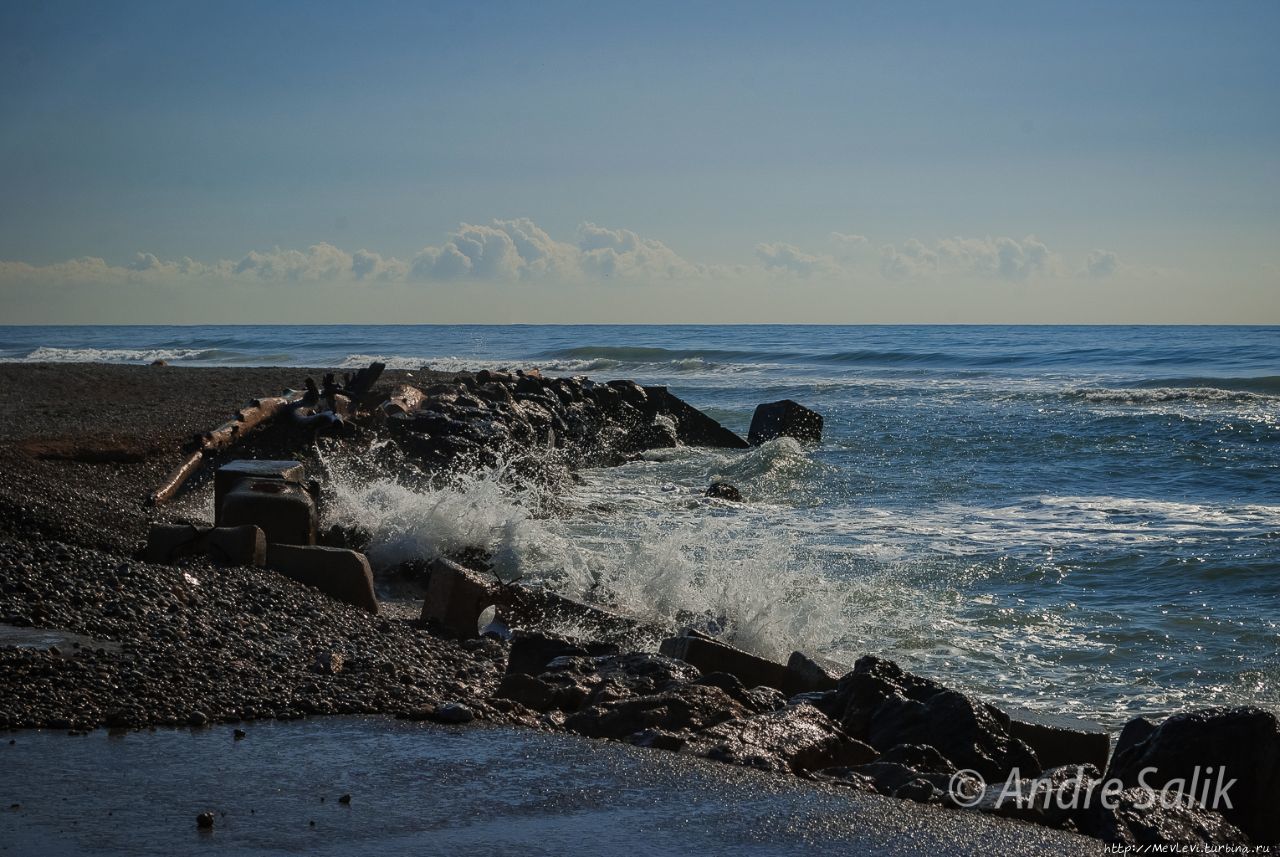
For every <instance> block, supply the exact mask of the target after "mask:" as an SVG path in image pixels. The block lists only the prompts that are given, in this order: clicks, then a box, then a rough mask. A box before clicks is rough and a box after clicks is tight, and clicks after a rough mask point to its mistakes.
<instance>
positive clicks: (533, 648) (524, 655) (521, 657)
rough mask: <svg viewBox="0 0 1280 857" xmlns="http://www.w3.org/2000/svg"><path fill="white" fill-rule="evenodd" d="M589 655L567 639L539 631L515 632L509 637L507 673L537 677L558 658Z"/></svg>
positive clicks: (581, 647) (574, 641)
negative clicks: (509, 647) (509, 649)
mask: <svg viewBox="0 0 1280 857" xmlns="http://www.w3.org/2000/svg"><path fill="white" fill-rule="evenodd" d="M590 654H592V653H591V652H589V651H587V648H586V646H583V645H580V644H579V643H578V642H577V641H576V640H571V639H570V638H568V637H562V636H559V635H557V634H546V633H542V632H540V631H516V632H515V633H514V634H512V637H511V652H510V654H509V655H508V658H507V672H508V673H526V674H528V675H538V674H539V673H541V672H542V671H543V670H544V669H545V668H546V666H547V664H549V663H551V661H553V660H555V659H556V658H558V657H565V656H587V655H590Z"/></svg>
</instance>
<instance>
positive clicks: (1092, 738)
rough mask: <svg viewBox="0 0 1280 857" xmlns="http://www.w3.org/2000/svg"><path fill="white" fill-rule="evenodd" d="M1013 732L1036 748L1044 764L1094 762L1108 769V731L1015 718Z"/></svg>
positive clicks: (1011, 726)
mask: <svg viewBox="0 0 1280 857" xmlns="http://www.w3.org/2000/svg"><path fill="white" fill-rule="evenodd" d="M1009 733H1010V734H1011V735H1013V737H1014V738H1018V739H1021V740H1022V742H1023V743H1025V744H1026V745H1027V746H1028V747H1030V748H1031V749H1032V750H1034V751H1035V754H1036V758H1038V759H1039V760H1040V765H1041V767H1044V768H1056V767H1058V766H1059V765H1083V764H1087V763H1093V764H1094V765H1097V766H1098V770H1099V771H1105V770H1106V769H1107V757H1108V756H1109V755H1110V754H1111V736H1110V735H1109V734H1108V733H1106V732H1102V731H1094V730H1085V729H1074V728H1068V727H1065V726H1057V725H1050V724H1047V723H1031V722H1028V721H1025V720H1012V719H1011V720H1010V721H1009Z"/></svg>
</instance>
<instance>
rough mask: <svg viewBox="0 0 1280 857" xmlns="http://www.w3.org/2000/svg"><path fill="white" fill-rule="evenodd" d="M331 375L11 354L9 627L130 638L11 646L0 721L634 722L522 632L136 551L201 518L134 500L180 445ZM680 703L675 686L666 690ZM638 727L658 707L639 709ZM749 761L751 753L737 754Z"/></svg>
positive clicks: (0, 538) (5, 503) (733, 694)
mask: <svg viewBox="0 0 1280 857" xmlns="http://www.w3.org/2000/svg"><path fill="white" fill-rule="evenodd" d="M323 371H325V370H306V369H297V368H292V367H271V368H252V369H250V368H244V369H241V368H228V367H172V366H120V365H112V364H61V363H60V364H17V363H9V364H3V365H0V391H2V392H0V405H3V406H4V407H5V410H6V413H9V414H12V415H13V417H12V418H11V419H9V420H6V421H5V423H4V425H3V427H2V428H0V467H2V468H3V471H2V472H4V473H5V474H6V477H7V478H6V479H5V480H4V481H3V483H2V484H0V562H3V563H4V565H5V566H7V567H9V568H10V569H12V570H13V571H11V572H10V573H8V574H7V575H6V578H5V579H4V580H3V581H0V582H2V583H3V584H4V586H3V590H2V591H0V624H6V625H27V626H35V627H39V628H49V629H57V630H64V631H70V632H73V633H76V634H83V635H86V636H88V637H92V638H98V639H102V640H109V641H112V642H118V643H119V644H120V651H119V652H114V651H108V650H107V649H106V648H103V647H99V648H95V649H93V650H87V649H88V647H87V646H83V645H79V646H76V647H75V648H73V649H72V651H70V652H64V651H61V650H60V649H59V648H58V647H57V646H54V647H50V648H45V649H37V648H32V647H25V646H19V647H13V646H9V647H0V675H3V678H4V680H5V682H6V684H7V685H8V687H7V688H6V690H8V691H9V692H8V693H7V694H6V696H7V697H8V700H9V704H8V705H7V706H6V707H5V708H4V710H3V711H0V727H9V728H15V727H19V728H30V727H40V726H43V727H46V728H58V729H67V730H70V731H73V732H83V731H86V730H89V729H94V728H97V727H99V726H103V725H106V726H108V727H116V728H138V727H142V726H147V725H152V726H154V725H166V726H182V725H189V726H193V727H197V728H204V727H206V726H209V725H211V724H216V723H233V722H239V721H242V720H250V721H252V720H259V719H263V718H274V719H280V720H291V719H297V718H299V717H306V716H310V715H317V714H389V715H395V716H399V717H401V718H404V719H411V720H425V719H446V717H447V718H448V719H451V720H453V719H455V714H456V715H457V717H456V719H457V720H461V719H466V720H470V719H472V718H477V719H480V720H484V721H488V722H490V723H493V724H499V725H502V724H507V725H519V726H528V727H533V728H536V729H541V730H553V731H561V730H563V729H564V728H565V726H566V723H568V725H569V728H570V729H571V730H572V731H578V732H580V733H582V734H588V735H590V734H592V732H593V731H595V732H596V733H598V735H599V736H600V737H605V736H608V737H618V738H622V737H625V734H629V733H625V730H624V733H625V734H624V733H619V732H618V731H617V727H616V726H612V725H611V726H605V725H602V724H604V723H605V721H606V720H607V719H608V718H609V717H611V716H613V715H614V714H616V713H617V712H618V711H620V710H621V709H619V708H617V707H614V708H609V703H608V702H605V703H604V707H603V708H601V710H600V711H598V712H596V714H594V715H590V716H587V715H584V714H583V712H579V713H578V714H572V713H571V712H572V711H573V709H568V711H569V712H570V716H569V717H568V718H566V717H565V716H564V715H563V714H559V713H558V712H557V711H556V707H555V706H553V707H552V708H551V709H550V710H549V711H548V710H547V709H546V708H542V707H541V703H540V702H537V701H535V700H537V699H540V698H541V696H542V695H544V694H545V693H546V692H547V691H546V688H547V687H555V686H556V682H561V681H563V680H567V681H568V682H569V686H570V687H572V688H584V687H590V686H591V685H590V684H589V682H590V681H598V679H593V678H591V676H589V675H585V674H582V675H576V676H573V677H572V678H569V679H565V677H564V676H561V675H553V676H551V677H550V678H549V677H548V674H547V673H545V672H542V671H541V669H536V670H533V671H532V672H530V673H529V674H528V676H527V677H520V676H517V679H518V681H514V682H513V680H512V676H511V669H510V667H509V665H507V657H508V651H509V649H510V648H511V644H504V643H502V642H499V641H496V640H492V639H487V638H475V637H471V638H466V637H463V638H460V639H449V638H448V637H447V636H440V635H438V634H435V633H432V632H430V631H429V630H426V629H424V628H422V627H421V624H420V623H419V622H418V620H417V616H416V611H415V610H414V609H413V605H412V604H400V605H396V604H390V605H388V609H387V610H385V611H384V612H383V615H381V616H378V617H371V616H369V615H368V614H365V613H363V612H361V611H359V610H355V609H353V608H351V607H348V606H347V605H343V604H340V603H338V602H335V601H333V600H331V599H329V598H327V597H326V596H324V595H322V594H320V593H319V592H317V591H315V590H311V589H308V588H306V587H303V586H299V585H295V584H293V583H292V582H290V581H288V580H287V579H285V578H284V577H282V576H280V575H275V574H273V573H271V572H265V571H263V570H262V569H245V568H235V567H231V568H226V567H219V566H215V565H213V564H211V563H210V562H208V561H207V560H203V559H192V560H184V561H183V562H182V563H181V565H180V567H173V566H153V565H149V564H145V563H141V562H139V561H138V560H136V559H135V558H134V557H135V554H136V550H137V548H138V546H139V545H140V543H141V542H142V541H143V540H144V539H145V536H146V530H147V526H148V524H149V523H150V522H152V521H154V520H166V519H174V518H177V519H183V518H186V519H191V518H197V519H198V518H199V517H200V512H201V511H202V510H201V509H199V508H196V507H195V506H193V505H191V503H192V502H194V501H185V502H187V505H185V506H184V505H183V503H184V501H180V502H179V503H177V504H175V505H174V506H173V507H171V508H164V509H161V510H147V509H144V508H143V507H142V504H141V499H142V498H143V497H145V496H146V495H147V494H148V493H149V492H150V491H151V490H152V489H153V488H154V486H155V485H156V484H158V483H159V482H160V480H161V479H162V478H163V477H164V475H165V473H166V472H167V471H168V470H169V469H170V468H171V467H172V466H173V465H174V464H176V463H177V461H178V460H180V457H181V456H180V454H179V452H178V450H179V448H180V446H181V444H182V443H183V441H185V440H186V439H188V438H189V437H190V436H191V435H192V434H195V433H197V432H201V431H205V430H207V429H208V428H211V427H212V426H214V425H216V424H218V423H219V422H221V421H222V420H224V419H225V418H226V416H227V415H228V414H229V413H231V412H232V411H233V410H234V409H235V408H237V407H239V406H241V405H242V404H243V403H244V401H245V400H247V399H248V398H250V397H252V396H259V395H267V394H275V393H278V392H279V391H280V390H281V389H283V388H285V387H295V386H300V385H301V379H302V378H303V377H304V376H305V375H307V374H308V373H312V374H316V375H317V376H318V375H319V374H322V373H323ZM411 376H412V377H411ZM453 376H454V373H431V372H414V373H409V372H406V371H404V370H398V371H389V372H387V373H386V375H384V377H383V380H382V384H383V386H387V385H389V384H391V383H396V382H404V381H407V380H412V381H413V382H415V383H419V384H430V383H437V382H442V381H445V380H446V379H450V378H452V377H453ZM288 443H289V438H288V437H287V433H285V435H281V436H273V435H272V434H271V433H270V432H266V433H264V435H263V436H262V437H258V438H255V440H254V442H253V448H254V449H255V450H256V451H262V452H271V451H272V450H285V451H287V446H288ZM209 475H210V474H208V473H206V474H203V475H202V476H201V477H200V478H199V479H197V480H195V481H194V482H193V489H194V490H193V491H192V494H193V495H194V494H198V493H200V492H201V491H203V492H204V493H205V494H206V495H207V488H208V482H209ZM0 645H3V644H2V643H0ZM537 645H542V646H543V647H544V648H545V647H546V646H548V645H549V646H550V649H548V651H553V650H554V651H559V650H557V649H556V646H562V645H563V643H562V642H561V641H560V640H559V639H558V638H556V639H552V641H551V643H549V644H548V643H545V642H543V643H538V644H537ZM566 651H567V650H566ZM333 652H338V653H340V654H341V656H342V657H340V658H339V663H341V662H342V660H343V658H345V668H341V667H340V668H338V669H334V668H332V667H331V666H330V667H326V666H325V664H329V663H331V661H327V660H325V657H326V655H327V653H333ZM570 654H572V655H574V656H576V655H577V652H576V651H575V652H570ZM582 654H583V655H585V654H587V652H586V651H583V652H582ZM619 654H620V653H619ZM627 657H631V656H627ZM651 657H652V656H651ZM547 660H549V658H548V659H547ZM878 663H888V662H878ZM546 664H547V661H545V660H544V661H543V665H544V666H545V665H546ZM582 666H583V667H584V668H586V669H588V671H590V670H591V669H595V668H596V667H592V666H591V665H590V664H585V663H584V664H583V665H582ZM889 666H890V667H893V665H892V664H889ZM860 668H861V662H860ZM629 669H631V667H629V666H627V665H626V664H625V663H624V664H623V666H622V674H621V677H620V678H618V677H616V676H615V677H613V678H610V677H606V678H605V681H606V683H608V682H611V681H620V682H621V684H622V687H623V689H624V694H623V696H624V699H625V697H626V695H628V694H632V695H634V694H639V697H638V698H639V699H640V700H644V699H649V698H653V697H651V696H646V694H652V693H653V692H654V690H655V688H654V687H653V686H652V685H651V684H646V683H645V682H646V681H649V680H647V679H646V680H643V681H642V680H639V679H637V677H636V675H633V674H632V673H630V672H628V670H629ZM645 669H649V667H645ZM662 669H665V670H667V671H668V672H667V673H666V674H667V675H668V678H669V681H668V685H669V686H671V687H676V688H677V690H676V691H670V692H671V693H675V694H676V696H677V697H678V700H679V702H680V704H682V705H693V706H694V707H695V708H697V706H698V705H702V704H704V703H705V704H707V705H710V706H711V709H709V710H711V711H715V710H718V709H715V706H721V707H725V710H726V711H731V712H734V715H733V716H735V717H737V718H740V719H741V718H746V719H750V718H752V717H766V716H772V715H769V712H770V711H774V712H777V711H783V712H785V713H786V716H791V713H793V712H796V711H799V710H800V709H805V710H814V711H816V710H817V709H813V708H812V706H809V705H806V704H802V705H801V706H799V707H798V708H797V707H792V708H787V709H780V708H778V707H777V706H778V704H779V703H778V702H776V701H775V700H774V699H773V698H772V697H769V696H768V694H764V695H762V694H759V693H754V690H753V689H751V688H747V687H743V686H742V685H741V683H738V684H737V685H734V683H733V682H728V681H727V680H724V679H717V680H716V681H710V679H711V678H712V675H707V676H704V678H705V679H706V681H703V680H698V681H693V682H691V683H690V682H688V679H684V678H681V679H677V678H676V673H672V672H671V670H672V667H671V666H666V665H664V666H663V667H662ZM885 669H888V668H887V667H885V668H882V667H880V666H878V665H877V664H872V665H871V666H870V667H869V670H870V672H871V674H874V675H876V676H880V677H881V678H877V680H886V681H890V683H892V682H895V681H896V682H898V683H899V684H900V685H901V687H900V689H901V690H903V692H909V691H910V688H911V687H912V686H913V685H912V682H920V681H926V682H927V680H923V679H919V678H917V677H912V676H910V675H909V674H906V676H905V677H903V676H902V675H901V674H900V673H893V672H891V671H890V672H884V670H885ZM893 669H895V670H896V667H893ZM696 673H697V670H694V675H695V676H696ZM713 675H722V674H720V673H715V674H713ZM851 675H852V674H851ZM584 681H587V682H588V684H586V685H584V684H583V682H584ZM548 682H550V684H548ZM681 682H685V683H684V684H681ZM673 683H674V684H673ZM842 686H843V682H842ZM682 687H683V688H701V690H698V691H697V692H696V693H694V691H693V690H689V691H688V693H693V696H692V697H688V696H687V695H686V696H680V694H681V693H686V691H685V690H680V688H682ZM646 688H648V689H647V690H646ZM757 690H758V688H757ZM556 692H557V693H559V692H561V691H556ZM575 692H577V690H575ZM586 692H587V691H584V693H586ZM664 692H665V691H664ZM590 693H596V691H590ZM753 693H754V695H753ZM773 693H774V695H775V696H780V695H779V694H778V693H777V691H776V690H775V691H773ZM833 693H834V690H832V691H828V692H827V697H825V698H823V699H821V700H820V699H818V698H816V697H815V698H814V699H813V700H812V703H813V705H814V706H817V707H818V709H822V710H823V712H824V714H825V715H826V717H827V718H830V717H834V718H835V722H836V723H838V722H840V716H844V717H845V721H846V722H848V715H838V714H835V713H832V712H833V711H834V709H832V710H830V711H828V708H829V707H830V706H831V705H835V704H836V703H837V702H838V701H839V700H836V699H835V698H834V697H833V696H832V694H833ZM702 697H707V699H705V700H704V699H702ZM713 697H714V698H713ZM601 699H602V700H603V699H605V698H604V697H601ZM675 702H676V701H675V700H673V699H667V701H666V702H664V703H663V705H673V704H675ZM579 704H580V703H579ZM843 704H844V703H843V702H842V701H840V705H843ZM969 704H971V705H972V704H974V703H969ZM557 705H559V703H557ZM451 706H452V707H451ZM824 706H826V708H824ZM599 707H600V706H597V708H599ZM979 707H980V706H979ZM459 710H461V711H465V715H463V714H461V713H459ZM593 710H594V709H593ZM446 711H448V712H450V713H448V714H447V715H446ZM584 716H587V719H586V720H583V719H582V718H583V717H584ZM627 716H630V715H627ZM814 716H816V717H819V718H821V719H820V720H812V725H813V728H816V729H818V730H819V732H820V733H822V735H823V736H824V737H823V738H822V739H821V741H820V743H822V742H825V743H822V746H824V747H825V748H826V750H824V751H823V752H826V753H828V755H831V754H832V753H834V755H831V759H830V760H832V761H835V760H838V759H840V758H844V759H846V760H850V761H851V760H853V759H855V758H856V757H857V756H858V752H861V751H858V750H857V749H856V748H855V747H854V745H855V744H857V743H858V742H856V741H855V742H853V743H852V744H850V743H849V741H848V739H847V736H844V735H843V734H842V733H840V730H839V729H837V728H835V727H834V726H832V725H830V724H829V722H828V720H827V719H826V718H822V717H821V715H814ZM592 717H594V718H595V719H594V720H592V719H591V718H592ZM710 717H711V719H710V720H708V721H707V723H715V722H718V721H717V719H716V718H718V717H720V715H719V714H715V713H713V714H711V715H710ZM803 717H804V718H809V717H811V716H810V715H808V714H803ZM574 718H578V725H577V726H575V725H574V723H573V722H572V721H573V719H574ZM721 719H723V718H721ZM695 720H696V718H695ZM627 722H630V721H627ZM636 722H637V723H642V724H643V723H647V722H648V721H647V720H646V719H645V718H643V717H642V718H641V719H640V720H639V721H636ZM663 722H664V723H665V722H666V721H663ZM735 722H736V721H735ZM824 724H825V725H824ZM682 728H683V727H682ZM792 728H809V726H808V725H806V726H803V727H797V726H796V724H792V723H790V722H788V724H787V725H786V729H788V730H789V729H792ZM833 729H834V731H831V730H833ZM823 730H826V731H823ZM642 731H644V730H642ZM675 731H676V732H679V731H680V729H679V728H677V729H676V730H675ZM647 732H648V733H652V734H651V735H649V737H647V738H646V739H645V740H647V741H648V742H649V743H648V744H647V745H646V746H652V747H666V748H669V749H679V748H685V747H686V745H687V746H688V748H689V749H691V750H696V751H697V754H699V755H701V754H703V753H704V752H708V751H709V752H712V754H713V757H714V753H715V752H716V751H715V748H714V747H705V746H704V747H702V748H701V749H698V747H699V743H698V742H699V741H701V740H703V739H702V738H701V737H700V735H699V729H698V728H695V729H694V730H693V734H692V735H690V736H688V737H687V738H686V737H678V738H677V737H669V736H671V735H672V733H671V731H670V730H667V729H665V728H658V729H656V730H655V729H653V728H647ZM615 733H617V734H615ZM636 734H637V735H639V734H641V732H637V733H636ZM708 734H712V733H708ZM632 738H633V739H634V738H635V736H632ZM632 743H637V741H635V740H632ZM862 746H865V745H862ZM833 748H842V749H839V750H838V751H837V750H835V749H833ZM750 749H751V748H750V747H748V748H746V751H750ZM868 749H869V748H868ZM775 752H777V753H779V754H781V755H778V756H777V759H776V760H775V761H772V762H769V764H770V765H774V766H775V769H777V768H776V765H777V764H782V767H783V769H785V768H786V767H787V766H788V765H790V764H791V760H790V759H789V757H787V756H786V752H787V751H784V750H775ZM1010 752H1013V751H1010ZM682 755H683V754H682ZM1014 755H1015V756H1016V752H1015V754H1014ZM749 758H751V757H750V752H746V754H745V755H744V756H743V759H744V760H745V759H749ZM1010 758H1013V756H1011V757H1010ZM778 760H782V761H781V762H779V761H778ZM863 761H866V760H865V759H863ZM738 763H739V764H748V765H753V766H757V767H758V766H759V765H756V764H755V763H754V762H750V761H739V762H738ZM766 767H768V766H767V765H766ZM921 770H923V769H921ZM993 770H994V769H993ZM940 775H941V774H939V776H940ZM917 781H920V780H919V779H918V778H917ZM841 782H842V783H843V785H845V786H852V787H853V789H851V791H867V790H872V791H874V790H876V789H877V788H878V787H879V786H880V785H881V784H880V783H878V782H872V781H870V780H867V779H866V777H863V776H862V775H861V774H859V775H857V776H848V777H846V778H845V779H844V780H842V781H841ZM923 782H926V783H927V782H929V780H928V778H927V777H926V778H925V780H923ZM935 785H936V784H935Z"/></svg>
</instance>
